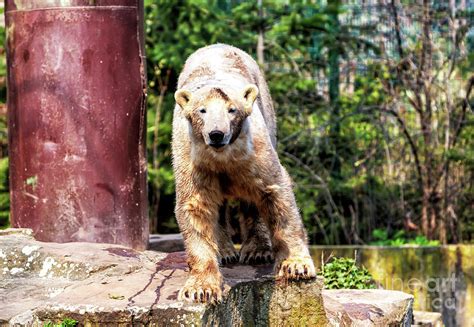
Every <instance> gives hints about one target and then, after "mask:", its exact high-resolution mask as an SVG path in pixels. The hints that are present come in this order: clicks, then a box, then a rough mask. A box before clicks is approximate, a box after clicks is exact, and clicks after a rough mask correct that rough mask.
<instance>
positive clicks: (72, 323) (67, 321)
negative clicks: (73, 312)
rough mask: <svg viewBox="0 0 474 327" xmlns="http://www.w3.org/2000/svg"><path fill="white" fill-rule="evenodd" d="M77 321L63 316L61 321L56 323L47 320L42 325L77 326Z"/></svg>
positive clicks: (50, 326) (46, 326)
mask: <svg viewBox="0 0 474 327" xmlns="http://www.w3.org/2000/svg"><path fill="white" fill-rule="evenodd" d="M77 324H78V321H77V320H74V319H71V318H65V319H64V320H63V321H60V322H58V323H52V322H51V321H48V322H47V323H45V324H44V326H43V327H75V326H77Z"/></svg>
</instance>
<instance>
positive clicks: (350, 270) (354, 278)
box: [322, 258, 375, 289]
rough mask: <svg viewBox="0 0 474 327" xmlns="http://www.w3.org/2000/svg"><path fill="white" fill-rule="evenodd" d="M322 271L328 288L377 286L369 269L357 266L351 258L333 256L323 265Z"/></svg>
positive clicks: (369, 287) (366, 287)
mask: <svg viewBox="0 0 474 327" xmlns="http://www.w3.org/2000/svg"><path fill="white" fill-rule="evenodd" d="M322 273H323V277H324V286H325V288H327V289H371V288H375V281H374V279H373V278H372V275H371V274H370V273H369V271H368V270H367V269H366V268H364V267H359V266H357V264H356V262H355V260H354V259H351V258H333V259H332V260H331V261H330V262H329V263H326V264H325V265H324V266H323V269H322Z"/></svg>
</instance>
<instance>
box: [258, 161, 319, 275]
mask: <svg viewBox="0 0 474 327" xmlns="http://www.w3.org/2000/svg"><path fill="white" fill-rule="evenodd" d="M281 169H282V176H281V179H280V183H278V184H273V185H269V186H268V187H267V189H266V190H265V195H264V196H263V198H262V201H261V203H260V205H259V211H260V212H261V213H262V218H263V219H264V220H265V222H266V224H267V226H268V228H269V230H270V236H271V240H272V245H273V250H274V252H275V270H276V274H277V277H278V278H283V279H300V278H303V279H308V278H314V277H316V269H315V268H314V264H313V260H312V258H311V256H310V253H309V249H308V245H307V236H306V231H305V230H304V226H303V221H302V220H301V216H300V214H299V212H298V208H297V206H296V201H295V197H294V194H293V190H292V188H291V180H290V177H289V176H288V175H287V173H286V171H285V170H284V168H283V167H282V168H281Z"/></svg>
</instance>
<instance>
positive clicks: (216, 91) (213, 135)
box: [174, 84, 258, 151]
mask: <svg viewBox="0 0 474 327" xmlns="http://www.w3.org/2000/svg"><path fill="white" fill-rule="evenodd" d="M257 95H258V88H257V86H255V85H253V84H249V85H247V86H245V87H244V88H242V89H240V90H235V89H233V88H230V87H224V86H206V87H203V88H200V89H198V90H197V91H195V92H190V91H188V90H186V89H179V90H178V91H176V93H175V95H174V98H175V100H176V103H177V104H178V105H179V106H180V107H181V110H183V113H184V115H185V117H186V118H187V119H188V120H189V122H190V123H191V127H192V133H193V135H194V136H195V137H196V138H197V139H198V140H201V141H203V142H205V144H207V145H208V146H210V147H212V149H214V150H216V151H221V150H222V149H223V148H224V147H225V146H226V145H229V144H232V143H233V142H234V141H235V140H236V139H237V137H238V136H239V135H240V132H241V129H242V126H243V124H244V122H245V119H246V118H247V117H248V116H249V115H250V114H251V112H252V106H253V104H254V102H255V99H256V98H257Z"/></svg>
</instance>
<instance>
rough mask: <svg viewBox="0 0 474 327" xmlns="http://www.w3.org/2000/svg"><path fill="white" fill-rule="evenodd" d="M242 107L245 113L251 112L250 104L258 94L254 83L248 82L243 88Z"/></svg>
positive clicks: (251, 104)
mask: <svg viewBox="0 0 474 327" xmlns="http://www.w3.org/2000/svg"><path fill="white" fill-rule="evenodd" d="M243 95H244V107H245V108H244V109H245V113H246V114H247V115H250V114H251V113H252V106H253V103H254V101H255V99H256V98H257V96H258V88H257V86H256V85H254V84H249V85H247V86H246V87H245V88H244V93H243Z"/></svg>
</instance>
